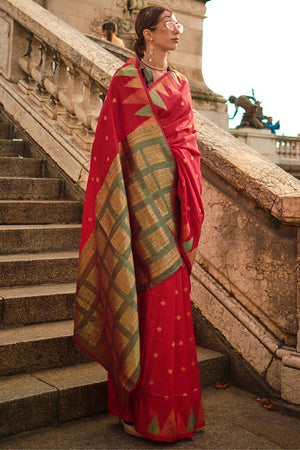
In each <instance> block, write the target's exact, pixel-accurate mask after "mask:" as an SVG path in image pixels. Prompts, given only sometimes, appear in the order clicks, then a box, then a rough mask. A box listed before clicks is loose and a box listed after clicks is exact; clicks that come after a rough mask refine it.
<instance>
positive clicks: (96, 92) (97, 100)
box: [74, 76, 102, 150]
mask: <svg viewBox="0 0 300 450" xmlns="http://www.w3.org/2000/svg"><path fill="white" fill-rule="evenodd" d="M83 85H84V93H83V99H82V101H81V102H80V103H78V104H76V105H75V107H74V111H75V114H76V117H77V118H78V119H79V120H80V121H81V122H82V123H83V127H82V129H78V130H74V139H75V140H76V141H77V142H78V143H79V144H80V145H81V146H82V147H83V148H85V149H87V150H88V149H90V148H91V145H92V143H93V140H94V130H92V122H95V121H97V119H98V117H99V114H100V110H101V106H102V99H101V96H102V93H101V91H100V89H99V86H98V85H97V83H96V82H95V81H94V80H92V79H90V78H89V77H88V76H86V79H85V80H84V83H83Z"/></svg>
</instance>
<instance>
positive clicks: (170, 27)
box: [164, 20, 183, 34]
mask: <svg viewBox="0 0 300 450" xmlns="http://www.w3.org/2000/svg"><path fill="white" fill-rule="evenodd" d="M164 24H165V25H166V27H167V28H168V30H170V31H175V29H176V28H177V31H178V33H180V34H181V33H182V32H183V25H182V24H181V23H175V22H172V20H168V21H166V22H164Z"/></svg>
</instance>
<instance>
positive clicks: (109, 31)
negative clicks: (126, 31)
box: [102, 22, 125, 48]
mask: <svg viewBox="0 0 300 450" xmlns="http://www.w3.org/2000/svg"><path fill="white" fill-rule="evenodd" d="M102 34H103V38H104V39H105V40H106V41H109V42H112V43H113V44H116V45H119V46H120V47H123V48H124V47H125V45H124V42H123V40H122V39H120V38H119V37H118V36H117V25H116V24H115V23H114V22H105V23H104V24H103V25H102Z"/></svg>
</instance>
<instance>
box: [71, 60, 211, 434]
mask: <svg viewBox="0 0 300 450" xmlns="http://www.w3.org/2000/svg"><path fill="white" fill-rule="evenodd" d="M192 115H193V113H192V107H191V95H190V90H189V85H188V82H187V80H186V78H185V77H184V76H183V75H181V74H180V73H178V72H168V73H166V74H165V75H163V76H162V77H161V78H160V79H159V80H157V81H156V82H155V83H153V84H152V85H151V86H150V88H147V86H146V84H145V82H144V79H143V76H142V74H141V71H140V69H139V62H138V61H137V60H135V59H133V58H131V59H130V60H129V61H128V62H127V63H126V64H125V65H124V66H122V67H121V68H120V69H119V70H118V71H117V72H116V74H115V75H114V77H113V79H112V82H111V85H110V88H109V90H108V93H107V96H106V99H105V102H104V105H103V107H102V111H101V115H100V118H99V121H98V127H97V130H96V134H95V140H94V144H93V149H92V155H91V166H90V175H89V181H88V186H87V191H86V199H85V206H84V215H83V224H82V237H81V245H80V256H79V266H78V278H77V295H76V307H75V329H74V339H75V342H76V343H77V344H78V345H79V346H80V347H81V348H83V349H84V350H85V351H86V352H88V353H89V354H90V355H91V356H93V358H95V359H96V360H97V361H99V362H100V363H101V364H102V365H103V366H104V367H105V368H106V369H107V371H108V373H109V405H108V408H109V412H111V413H112V414H116V415H118V416H120V417H122V418H123V419H126V420H129V421H132V422H134V423H135V428H136V430H137V431H138V432H139V433H140V434H142V435H143V436H145V437H149V438H151V439H155V440H161V441H167V442H172V441H175V440H177V439H180V438H183V437H187V436H191V435H193V433H194V430H195V429H196V428H200V427H202V426H204V419H203V412H202V404H201V390H200V380H199V371H198V366H197V356H196V346H195V340H194V331H193V323H192V316H191V305H190V297H189V293H190V282H189V273H190V270H191V267H192V264H193V260H194V257H195V252H196V249H197V245H198V241H199V238H200V230H201V225H202V221H203V206H202V201H201V173H200V154H199V150H198V147H197V141H196V133H195V130H194V126H193V117H192Z"/></svg>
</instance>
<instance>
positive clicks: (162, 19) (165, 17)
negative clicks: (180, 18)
mask: <svg viewBox="0 0 300 450" xmlns="http://www.w3.org/2000/svg"><path fill="white" fill-rule="evenodd" d="M169 22H173V23H174V25H175V26H174V27H173V30H170V29H169V28H171V27H172V24H170V23H169ZM176 25H177V20H176V17H175V15H174V14H171V13H170V12H169V11H164V12H163V13H161V15H160V16H159V20H158V22H157V25H156V29H155V31H152V38H153V40H152V44H153V47H154V52H155V49H157V50H158V49H159V50H162V51H171V50H176V48H177V44H178V42H179V34H180V31H179V29H178V27H177V26H176ZM168 26H169V28H168Z"/></svg>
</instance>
